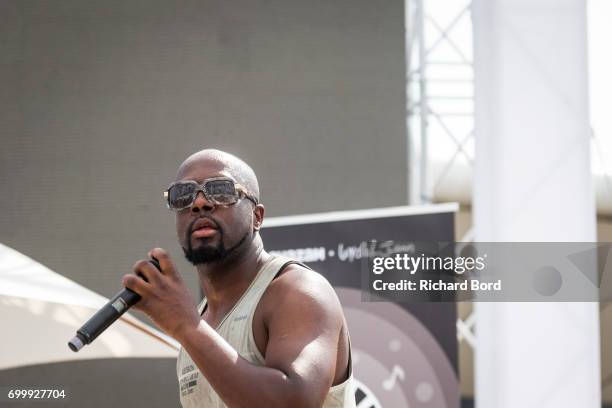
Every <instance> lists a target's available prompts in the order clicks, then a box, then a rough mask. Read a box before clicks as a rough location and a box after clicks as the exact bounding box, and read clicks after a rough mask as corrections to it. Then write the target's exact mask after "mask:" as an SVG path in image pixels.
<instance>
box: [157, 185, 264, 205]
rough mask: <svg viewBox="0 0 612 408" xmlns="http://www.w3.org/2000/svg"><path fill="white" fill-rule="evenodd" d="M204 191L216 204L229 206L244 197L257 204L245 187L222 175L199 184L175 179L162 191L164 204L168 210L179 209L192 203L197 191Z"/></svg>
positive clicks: (210, 201) (211, 201)
mask: <svg viewBox="0 0 612 408" xmlns="http://www.w3.org/2000/svg"><path fill="white" fill-rule="evenodd" d="M200 191H201V192H202V193H204V197H206V200H207V201H208V202H209V203H211V204H213V205H215V206H217V205H220V206H229V205H233V204H236V203H237V202H238V201H240V200H241V199H243V198H246V199H248V200H250V201H252V202H253V204H255V205H257V204H258V203H257V199H256V198H255V197H253V196H252V195H250V194H249V193H248V191H247V189H246V188H245V187H244V186H242V185H241V184H238V183H235V182H234V180H231V179H227V178H224V177H215V178H209V179H206V180H204V181H203V182H202V184H199V183H197V182H195V181H192V180H188V181H177V182H174V183H172V184H170V186H168V189H167V190H166V191H164V198H165V199H166V206H167V207H168V208H169V209H170V210H174V211H180V210H184V209H185V208H189V207H191V206H192V205H193V203H194V202H195V200H196V197H197V196H198V193H199V192H200Z"/></svg>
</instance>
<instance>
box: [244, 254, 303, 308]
mask: <svg viewBox="0 0 612 408" xmlns="http://www.w3.org/2000/svg"><path fill="white" fill-rule="evenodd" d="M270 258H271V259H269V260H268V262H266V263H265V264H264V266H263V267H262V269H261V271H260V272H259V273H258V274H257V277H256V278H255V280H254V281H253V284H252V285H251V287H250V288H249V289H248V290H247V292H249V293H248V298H249V301H248V304H249V305H251V306H252V307H253V308H255V307H256V306H257V304H258V303H259V300H260V299H261V297H262V296H263V294H264V292H265V291H266V289H267V288H268V285H270V282H272V280H274V278H275V277H276V276H277V275H278V274H279V273H280V272H281V271H282V270H283V269H285V268H286V267H287V265H290V264H298V265H301V266H304V267H306V268H308V266H306V265H304V264H302V263H300V262H298V261H296V260H293V259H291V258H287V257H286V256H281V255H271V256H270ZM308 269H310V268H308Z"/></svg>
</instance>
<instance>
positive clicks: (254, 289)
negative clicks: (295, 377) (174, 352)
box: [176, 256, 355, 408]
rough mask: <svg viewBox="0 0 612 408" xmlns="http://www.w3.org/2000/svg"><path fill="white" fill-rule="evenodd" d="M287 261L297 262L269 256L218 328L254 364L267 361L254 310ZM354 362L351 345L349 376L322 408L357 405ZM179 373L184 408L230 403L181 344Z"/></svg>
mask: <svg viewBox="0 0 612 408" xmlns="http://www.w3.org/2000/svg"><path fill="white" fill-rule="evenodd" d="M288 263H298V262H296V261H292V260H291V259H289V258H285V257H281V256H270V258H269V259H268V260H267V261H266V262H265V263H264V265H263V266H262V267H261V269H260V270H259V271H258V272H257V276H256V277H255V279H253V282H251V285H250V286H249V287H248V288H247V290H246V291H245V292H244V294H243V295H242V297H241V298H240V299H239V300H238V302H236V304H235V305H234V307H233V308H232V310H230V312H229V313H228V314H227V315H226V316H225V317H224V318H223V320H222V321H221V323H219V326H218V327H217V329H216V331H217V332H218V333H219V334H220V335H221V337H223V338H224V339H225V340H226V341H227V342H228V343H229V344H231V345H232V347H234V349H235V350H236V351H237V352H238V354H240V355H241V356H242V357H243V358H244V359H245V360H247V361H249V362H251V363H252V364H255V365H260V366H261V365H264V357H263V356H262V355H261V353H260V352H259V350H258V349H257V346H256V344H255V340H254V337H253V315H254V314H255V308H256V307H257V304H258V303H259V300H260V299H261V296H262V295H263V293H264V292H265V290H266V288H267V287H268V285H269V284H270V282H271V281H272V279H274V277H275V276H276V275H278V273H279V272H280V271H281V270H282V269H283V268H284V267H285V265H287V264H288ZM205 306H206V298H204V300H202V303H200V306H199V307H198V311H199V313H200V315H201V314H202V311H203V310H204V307H205ZM351 365H352V364H351V358H350V347H349V377H348V378H347V379H346V380H345V381H344V382H343V383H341V384H338V385H335V386H333V387H331V388H330V389H329V392H328V393H327V396H326V397H325V401H324V402H323V405H322V408H354V407H355V392H354V388H353V369H352V367H351ZM176 373H177V376H178V383H179V394H180V399H181V404H182V406H183V408H225V407H227V406H226V405H225V403H223V401H222V400H221V398H220V397H219V396H218V395H217V393H216V392H215V390H214V389H213V388H212V386H211V385H210V384H209V383H208V381H207V380H206V377H204V376H203V375H202V373H200V370H199V369H198V367H197V366H196V365H195V363H194V362H193V360H192V359H191V357H190V356H189V354H187V352H186V351H185V350H184V349H183V348H182V347H181V349H180V351H179V355H178V359H177V362H176Z"/></svg>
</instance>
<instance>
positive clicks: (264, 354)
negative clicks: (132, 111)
mask: <svg viewBox="0 0 612 408" xmlns="http://www.w3.org/2000/svg"><path fill="white" fill-rule="evenodd" d="M165 196H166V200H167V204H168V207H169V208H170V209H172V210H174V211H175V214H176V232H177V235H178V241H179V244H180V245H181V247H182V249H183V252H184V253H185V257H186V258H187V260H188V261H189V262H191V263H192V264H193V265H194V266H195V268H196V270H197V272H198V276H199V280H200V286H201V288H202V292H203V293H204V295H205V298H204V300H203V301H202V302H201V303H200V304H199V305H196V303H195V301H194V299H193V298H192V296H191V294H190V291H189V289H188V288H187V287H186V286H185V283H184V281H183V279H182V277H181V274H180V273H179V272H178V271H177V269H176V267H175V266H174V263H173V262H172V260H171V259H170V257H169V256H168V253H167V252H166V251H164V250H163V249H161V248H155V249H152V250H151V251H149V253H148V255H149V259H146V260H141V261H138V262H136V264H135V265H134V267H133V270H134V273H133V274H129V275H126V276H124V278H123V284H124V285H125V287H127V288H130V289H132V290H134V291H135V292H137V293H138V294H140V295H141V296H142V300H141V301H140V302H139V303H138V304H137V306H136V308H137V309H139V310H141V311H143V312H144V313H146V314H147V315H148V316H149V317H150V318H151V319H152V320H153V321H154V322H155V323H156V324H157V325H158V326H159V327H160V328H161V329H162V330H163V331H164V332H166V333H167V334H168V335H170V336H172V337H174V338H175V339H176V340H177V341H178V342H179V343H180V344H181V346H182V347H181V350H180V352H179V357H178V360H177V375H178V381H179V392H180V399H181V403H182V405H183V407H185V408H195V407H207V408H208V407H214V408H217V407H249V408H252V407H265V408H272V407H283V408H287V407H291V408H297V407H325V408H332V407H334V408H336V407H338V408H339V407H355V397H354V390H353V386H352V369H351V352H350V343H349V335H348V329H347V325H346V320H345V318H344V315H343V313H342V308H341V306H340V302H339V301H338V298H337V296H336V294H335V292H334V290H333V288H332V287H331V285H330V284H329V283H328V282H327V280H325V278H323V277H322V276H321V275H319V274H318V273H316V272H314V271H312V270H310V269H309V268H308V267H307V266H305V265H303V264H300V263H298V262H296V261H293V260H291V259H288V258H283V257H275V256H272V255H270V254H268V253H267V252H266V251H265V250H264V246H263V242H262V239H261V237H260V235H259V230H260V228H261V226H262V223H263V220H264V206H263V205H262V204H261V202H260V196H259V185H258V182H257V177H256V176H255V173H254V172H253V170H252V169H251V167H249V166H248V165H247V164H246V163H245V162H243V161H242V160H240V159H239V158H237V157H235V156H233V155H231V154H228V153H225V152H222V151H219V150H210V149H209V150H202V151H200V152H197V153H195V154H193V155H192V156H190V157H189V158H187V160H185V161H184V162H183V163H182V164H181V166H180V167H179V169H178V172H177V175H176V181H175V182H174V183H172V184H171V185H170V186H169V187H168V190H167V191H166V192H165ZM151 258H155V259H157V260H158V261H159V264H160V266H161V271H160V270H158V269H157V268H156V267H155V266H154V265H153V264H152V263H151V262H150V259H151Z"/></svg>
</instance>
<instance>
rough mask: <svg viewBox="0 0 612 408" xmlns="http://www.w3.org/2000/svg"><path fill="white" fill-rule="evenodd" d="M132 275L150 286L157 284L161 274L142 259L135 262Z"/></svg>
mask: <svg viewBox="0 0 612 408" xmlns="http://www.w3.org/2000/svg"><path fill="white" fill-rule="evenodd" d="M132 269H133V270H134V273H135V274H136V275H139V276H140V277H141V278H142V279H144V280H145V281H147V282H150V283H152V284H155V283H158V282H159V280H160V279H161V276H160V274H161V272H160V271H159V270H158V269H157V268H156V267H155V265H153V264H152V263H151V262H149V261H146V260H144V259H142V260H140V261H138V262H136V263H135V264H134V266H133V267H132Z"/></svg>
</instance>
